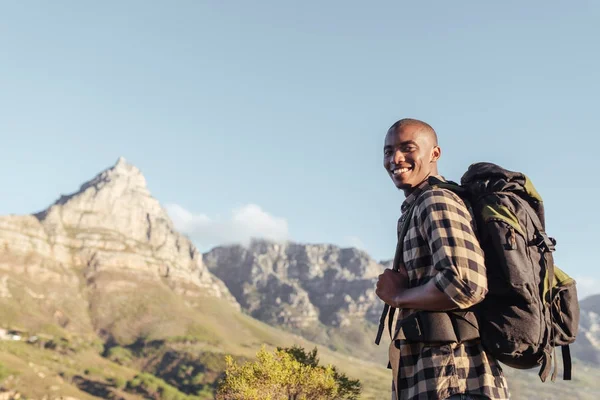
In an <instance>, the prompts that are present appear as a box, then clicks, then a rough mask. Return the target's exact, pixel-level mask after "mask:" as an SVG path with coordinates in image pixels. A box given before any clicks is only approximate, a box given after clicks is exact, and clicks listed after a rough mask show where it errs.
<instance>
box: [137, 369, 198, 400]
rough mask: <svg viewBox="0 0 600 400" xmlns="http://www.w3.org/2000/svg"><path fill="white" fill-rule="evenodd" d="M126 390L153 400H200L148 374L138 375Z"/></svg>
mask: <svg viewBox="0 0 600 400" xmlns="http://www.w3.org/2000/svg"><path fill="white" fill-rule="evenodd" d="M126 389H127V390H129V391H134V392H137V393H142V394H144V395H146V396H148V397H149V398H151V399H161V400H199V397H197V396H191V395H186V394H185V393H181V392H180V391H179V390H177V389H176V388H175V387H173V386H171V385H169V384H168V383H166V382H165V381H163V380H162V379H160V378H157V377H155V376H154V375H151V374H147V373H142V374H139V375H136V376H135V377H134V378H133V379H132V380H130V381H129V382H127V385H126Z"/></svg>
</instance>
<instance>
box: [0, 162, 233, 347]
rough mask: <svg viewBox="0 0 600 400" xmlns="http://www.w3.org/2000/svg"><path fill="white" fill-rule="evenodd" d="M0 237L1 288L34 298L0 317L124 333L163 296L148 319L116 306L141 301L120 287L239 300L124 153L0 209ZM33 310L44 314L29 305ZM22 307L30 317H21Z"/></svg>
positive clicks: (149, 324) (138, 326)
mask: <svg viewBox="0 0 600 400" xmlns="http://www.w3.org/2000/svg"><path fill="white" fill-rule="evenodd" d="M0 246H2V248H3V252H2V253H1V254H0V270H2V271H3V272H6V274H5V275H4V276H3V277H2V279H1V281H0V282H1V283H0V288H1V289H0V293H1V294H2V296H3V297H4V298H11V297H16V298H19V299H21V300H22V301H24V302H25V303H26V304H29V303H32V302H35V303H37V304H36V306H35V307H31V308H30V307H28V308H27V310H23V308H22V307H21V306H19V307H18V308H17V309H11V308H10V305H9V309H8V310H6V309H5V310H4V311H3V314H4V317H5V319H4V321H6V322H7V323H11V321H12V319H14V318H17V316H18V319H19V323H20V324H22V325H23V327H24V328H31V329H40V327H41V325H40V324H53V323H57V324H58V325H59V326H60V327H61V328H62V329H64V330H66V331H69V332H75V333H91V332H99V333H100V335H101V336H103V337H105V338H108V337H112V336H118V337H119V338H120V339H124V340H128V339H131V338H134V337H137V335H138V333H140V332H145V333H146V334H148V333H150V332H149V331H151V330H152V329H153V325H154V324H155V323H157V322H159V320H160V318H161V317H160V314H163V313H164V312H168V310H167V308H166V307H163V306H167V303H168V302H167V303H164V304H163V305H161V304H156V305H154V306H156V307H157V310H158V309H161V308H162V309H163V312H161V313H159V314H158V315H156V316H153V317H152V318H150V319H144V320H141V319H136V318H135V313H129V314H127V315H123V316H122V317H123V318H122V319H119V317H117V319H116V320H115V316H119V314H121V313H123V310H124V309H132V308H134V307H148V305H146V304H143V305H142V304H131V303H130V302H129V300H128V294H129V293H135V292H137V291H139V290H142V289H146V288H149V287H153V288H156V290H159V291H160V292H161V293H164V295H165V296H167V297H172V296H174V295H181V296H183V297H184V298H186V301H189V302H194V301H197V299H198V298H199V297H201V296H211V297H216V298H221V299H224V300H225V301H227V302H228V303H229V304H230V305H231V306H233V307H235V308H238V309H239V304H237V302H236V301H235V299H234V298H233V297H232V296H231V294H230V293H229V290H228V289H227V288H226V286H225V285H224V284H223V282H221V281H220V280H219V279H217V278H216V277H214V276H213V275H212V274H211V273H210V272H209V271H208V269H207V268H206V266H205V265H204V263H203V261H202V255H201V254H200V253H199V252H198V251H197V250H196V248H195V247H194V246H193V244H192V243H191V242H190V241H189V240H188V239H187V238H186V237H184V236H183V235H181V234H179V233H178V232H176V231H175V229H174V227H173V224H172V223H171V221H170V219H169V217H168V215H167V213H166V212H165V210H164V209H163V208H162V207H161V206H160V204H159V202H158V201H157V200H156V199H154V198H153V197H152V196H151V195H150V192H149V191H148V189H147V187H146V181H145V178H144V176H143V175H142V174H141V172H140V171H139V170H138V169H137V168H136V167H134V166H132V165H130V164H128V163H127V162H126V161H125V160H124V159H123V158H120V159H119V160H118V161H117V163H116V164H115V165H114V166H113V167H111V168H109V169H107V170H105V171H103V172H102V173H100V174H98V175H97V176H96V177H94V178H93V179H92V180H90V181H89V182H87V183H85V184H83V185H82V186H81V188H80V189H79V191H77V192H76V193H73V194H71V195H68V196H62V197H60V199H58V200H57V201H56V202H55V203H54V204H53V205H52V206H50V207H49V208H48V209H46V210H44V211H42V212H39V213H37V214H34V215H26V216H7V217H2V218H0ZM82 285H83V286H84V287H85V290H84V291H83V292H82V291H81V288H82ZM43 299H45V300H48V301H40V300H43ZM124 303H128V304H127V305H125V304H124ZM21 304H22V303H21ZM38 310H39V311H41V312H42V314H43V315H41V316H40V315H33V314H35V313H36V311H38ZM90 311H91V312H90ZM24 312H25V313H31V314H32V315H31V316H32V318H31V319H27V318H23V313H24ZM42 316H43V318H41V317H42ZM37 317H40V318H37ZM132 318H133V319H132ZM144 318H146V317H144ZM173 329H174V332H175V331H178V328H173Z"/></svg>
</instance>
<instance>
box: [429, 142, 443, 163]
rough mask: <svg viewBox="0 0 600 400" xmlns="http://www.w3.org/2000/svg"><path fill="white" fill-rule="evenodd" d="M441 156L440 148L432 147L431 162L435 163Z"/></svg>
mask: <svg viewBox="0 0 600 400" xmlns="http://www.w3.org/2000/svg"><path fill="white" fill-rule="evenodd" d="M441 156H442V149H441V148H440V146H434V147H433V149H432V150H431V162H436V161H437V160H439V159H440V157H441Z"/></svg>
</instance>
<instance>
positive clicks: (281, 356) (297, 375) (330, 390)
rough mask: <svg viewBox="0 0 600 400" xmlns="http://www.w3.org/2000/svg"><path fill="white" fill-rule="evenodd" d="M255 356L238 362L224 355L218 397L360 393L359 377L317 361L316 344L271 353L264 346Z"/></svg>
mask: <svg viewBox="0 0 600 400" xmlns="http://www.w3.org/2000/svg"><path fill="white" fill-rule="evenodd" d="M256 358H257V360H256V361H248V362H246V363H244V364H242V365H238V364H237V363H236V362H235V361H234V360H233V358H232V357H231V356H227V357H226V361H227V366H226V369H225V378H224V379H223V380H222V381H221V382H220V384H219V388H218V392H217V399H219V400H237V399H240V400H241V399H248V400H259V399H261V400H262V399H266V400H285V399H287V400H312V399H325V400H337V399H352V400H355V399H358V395H359V394H360V390H361V385H360V382H359V381H357V380H356V381H354V380H350V379H348V378H347V377H346V376H345V375H344V374H339V373H338V372H337V371H336V370H335V368H334V367H333V366H331V365H328V366H326V367H324V366H319V365H318V364H319V360H318V358H317V349H316V348H315V349H314V350H313V351H312V352H311V353H306V352H305V351H304V349H302V348H301V347H298V346H294V347H291V348H285V349H283V348H278V349H276V350H275V351H274V352H272V353H271V352H268V351H267V350H266V347H265V346H263V347H262V348H261V350H260V351H259V352H258V353H257V354H256Z"/></svg>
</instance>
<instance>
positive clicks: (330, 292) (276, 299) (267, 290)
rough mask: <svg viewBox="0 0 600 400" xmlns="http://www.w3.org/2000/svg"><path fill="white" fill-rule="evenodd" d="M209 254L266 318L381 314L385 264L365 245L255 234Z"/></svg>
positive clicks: (340, 322)
mask: <svg viewBox="0 0 600 400" xmlns="http://www.w3.org/2000/svg"><path fill="white" fill-rule="evenodd" d="M204 259H205V262H206V265H207V266H208V268H209V269H210V270H211V271H212V272H213V273H214V274H215V275H216V276H218V277H219V278H220V279H222V280H223V281H224V282H225V284H226V285H227V286H228V288H229V290H230V291H231V293H232V294H233V295H234V296H235V298H236V299H237V301H238V302H239V303H240V304H241V305H242V307H243V308H244V309H246V310H247V311H248V312H249V313H250V314H251V315H252V316H254V317H255V318H258V319H261V320H263V321H265V322H269V323H277V324H281V325H287V326H290V327H307V326H310V325H312V324H315V323H318V322H320V323H322V324H324V325H327V326H347V325H349V324H350V323H351V322H352V320H354V319H362V320H364V319H365V318H366V319H367V320H369V321H371V322H378V320H379V316H380V313H381V309H382V303H381V300H379V299H378V298H377V297H376V295H375V290H374V289H375V283H376V281H377V276H378V275H379V274H380V273H381V271H382V270H383V266H382V265H380V264H378V263H377V262H375V261H373V260H372V259H371V258H370V257H369V256H368V255H367V254H366V253H364V252H362V251H359V250H356V249H342V248H339V247H336V246H332V245H302V244H296V243H285V244H277V243H271V242H267V241H262V240H255V241H253V242H252V243H251V244H250V246H249V247H248V248H245V247H241V246H227V247H217V248H215V249H213V250H211V251H210V252H208V253H206V254H205V255H204Z"/></svg>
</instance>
